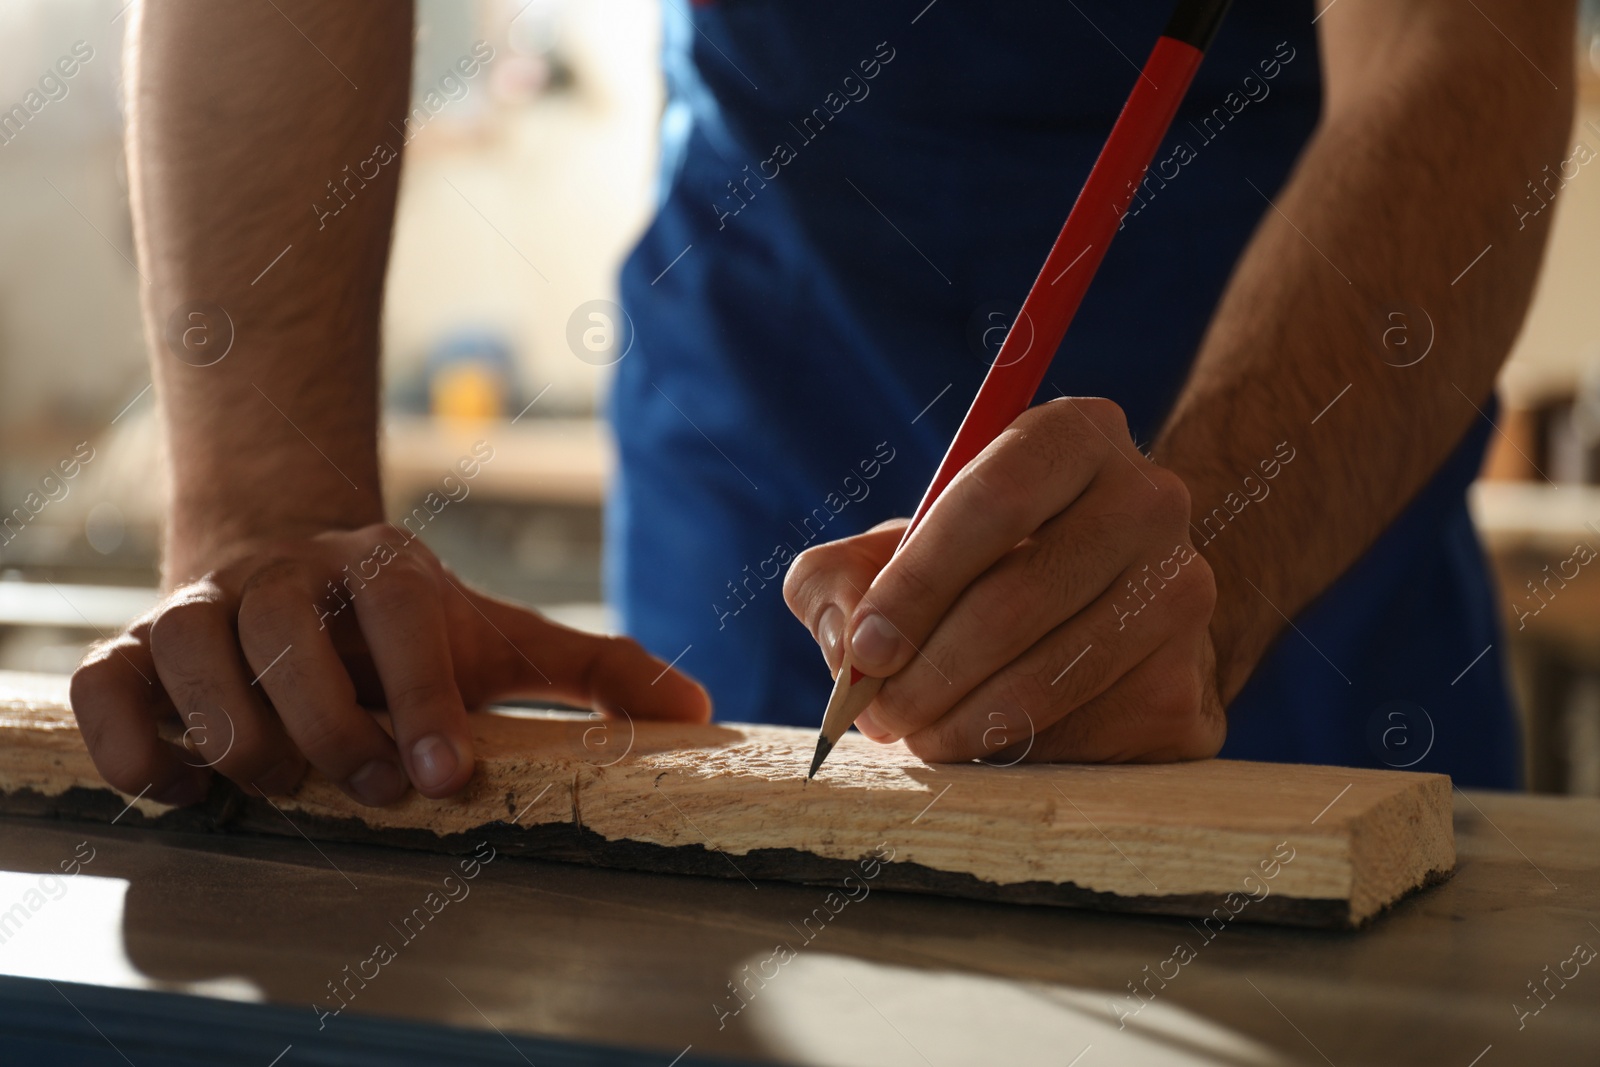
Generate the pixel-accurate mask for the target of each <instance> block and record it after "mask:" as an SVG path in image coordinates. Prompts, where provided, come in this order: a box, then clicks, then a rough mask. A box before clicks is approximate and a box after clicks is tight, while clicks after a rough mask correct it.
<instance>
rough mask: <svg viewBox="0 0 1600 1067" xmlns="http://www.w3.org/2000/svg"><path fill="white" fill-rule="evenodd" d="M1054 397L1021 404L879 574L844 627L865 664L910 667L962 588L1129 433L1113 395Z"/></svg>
mask: <svg viewBox="0 0 1600 1067" xmlns="http://www.w3.org/2000/svg"><path fill="white" fill-rule="evenodd" d="M1058 403H1061V402H1060V401H1056V402H1052V403H1051V404H1046V405H1041V406H1040V407H1037V408H1033V409H1030V410H1029V411H1026V412H1024V413H1023V414H1022V415H1021V416H1020V417H1019V418H1018V419H1017V420H1016V421H1015V422H1013V423H1012V424H1011V425H1010V426H1009V427H1007V429H1006V430H1005V431H1004V432H1003V433H1001V435H1000V436H999V437H997V438H995V439H994V440H993V441H992V442H990V444H989V446H988V447H987V448H985V449H984V450H983V451H982V452H980V453H979V454H978V455H977V457H976V458H974V459H973V460H972V462H971V463H969V464H967V466H966V467H965V468H963V469H962V471H961V473H959V474H958V475H956V477H955V479H954V480H953V481H951V483H950V485H949V487H948V488H947V489H945V491H944V493H943V495H941V496H940V497H939V499H938V500H937V501H936V502H935V503H934V505H933V507H931V508H930V509H929V510H928V513H927V515H926V516H925V517H924V519H923V521H922V522H921V523H920V524H919V525H918V526H917V528H916V529H915V530H913V531H912V532H911V536H910V537H909V538H908V539H907V540H906V543H905V545H904V546H903V547H902V548H901V549H900V551H899V553H898V554H896V555H895V557H894V558H893V559H892V560H891V561H890V562H889V564H888V566H886V567H884V568H883V570H882V571H881V572H880V573H879V574H878V576H877V578H875V579H874V580H873V582H872V586H871V587H870V588H869V589H867V590H866V593H865V595H863V596H862V598H861V603H860V604H859V605H858V606H857V607H856V609H855V613H854V615H853V616H852V617H851V620H850V625H849V627H848V629H847V633H848V635H849V636H848V638H847V647H848V648H849V650H850V661H851V663H852V664H853V665H854V666H855V667H857V668H858V669H860V670H861V671H862V672H863V673H865V674H870V675H874V676H877V677H881V678H886V677H888V676H889V675H892V674H894V673H896V672H897V671H899V670H900V669H901V668H902V667H904V666H905V665H906V663H907V662H908V661H909V660H910V659H911V657H912V655H913V654H914V653H915V651H916V648H917V647H918V646H919V645H921V644H922V643H923V642H924V641H926V640H927V637H928V635H929V634H930V633H932V632H933V629H934V627H935V626H936V625H937V624H938V622H939V620H940V619H942V618H943V617H944V616H945V614H946V613H947V612H948V611H949V610H950V606H951V605H952V604H954V603H955V600H956V598H957V597H959V596H960V595H961V592H962V591H963V590H964V589H966V588H967V586H968V585H970V584H971V583H972V581H973V580H974V579H976V578H977V577H978V576H979V575H980V574H982V573H983V572H984V571H986V570H988V569H989V568H990V567H991V566H993V565H994V564H995V563H996V562H997V561H998V560H999V559H1000V558H1001V557H1003V556H1004V555H1005V554H1006V553H1007V552H1009V551H1010V550H1011V549H1013V548H1015V547H1016V546H1017V545H1018V544H1019V543H1021V542H1022V541H1023V539H1025V538H1027V537H1028V536H1029V535H1031V534H1032V533H1033V532H1034V531H1035V530H1037V529H1038V528H1039V527H1040V526H1042V525H1044V523H1045V522H1046V521H1047V520H1048V519H1050V518H1051V517H1052V516H1054V515H1056V514H1057V513H1059V512H1060V511H1062V510H1063V509H1065V508H1066V507H1067V506H1068V505H1069V504H1071V503H1072V501H1074V500H1076V499H1077V498H1078V496H1080V495H1081V494H1082V493H1083V491H1084V490H1085V489H1087V488H1088V486H1089V483H1090V482H1092V481H1093V480H1094V477H1095V475H1096V474H1097V473H1098V472H1099V470H1100V467H1101V466H1102V464H1103V463H1104V461H1105V458H1106V456H1107V454H1108V453H1109V451H1110V450H1111V448H1112V444H1111V441H1112V439H1113V438H1114V436H1115V433H1117V432H1120V434H1121V435H1122V436H1123V437H1126V436H1127V429H1126V426H1125V424H1122V423H1121V411H1120V409H1118V408H1117V406H1116V405H1115V404H1113V403H1111V402H1110V401H1094V400H1086V401H1083V402H1081V403H1077V404H1075V405H1074V407H1073V408H1071V409H1063V408H1058V407H1056V406H1055V405H1056V404H1058ZM1046 409H1049V410H1048V411H1047V410H1046ZM1100 422H1106V423H1108V426H1105V427H1102V426H1100V425H1098V423H1100Z"/></svg>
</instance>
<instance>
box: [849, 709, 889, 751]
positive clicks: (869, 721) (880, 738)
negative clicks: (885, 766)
mask: <svg viewBox="0 0 1600 1067" xmlns="http://www.w3.org/2000/svg"><path fill="white" fill-rule="evenodd" d="M856 729H857V730H860V731H861V732H862V733H863V734H865V735H866V736H867V737H869V738H871V739H872V740H874V741H876V742H878V744H880V745H881V744H885V743H887V742H889V741H893V740H894V734H893V733H892V732H890V731H888V730H885V729H884V728H883V727H881V726H879V725H878V720H877V719H876V718H875V717H874V716H873V714H872V709H871V708H868V709H867V710H866V711H863V712H862V713H861V714H860V715H858V716H857V717H856Z"/></svg>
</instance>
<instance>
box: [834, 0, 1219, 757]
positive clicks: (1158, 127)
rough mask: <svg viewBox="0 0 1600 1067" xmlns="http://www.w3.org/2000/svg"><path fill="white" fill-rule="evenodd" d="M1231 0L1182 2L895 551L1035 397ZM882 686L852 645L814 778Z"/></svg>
mask: <svg viewBox="0 0 1600 1067" xmlns="http://www.w3.org/2000/svg"><path fill="white" fill-rule="evenodd" d="M1229 3H1230V0H1179V3H1178V5H1177V7H1176V9H1175V10H1174V11H1173V13H1172V17H1171V18H1170V19H1169V20H1168V21H1167V26H1166V29H1165V30H1163V31H1162V34H1161V36H1160V37H1159V38H1157V39H1156V44H1155V47H1154V48H1153V49H1151V51H1150V58H1149V59H1147V60H1146V61H1145V65H1144V69H1143V70H1142V71H1140V73H1139V79H1138V80H1137V81H1136V82H1134V84H1133V91H1132V92H1131V93H1130V94H1129V95H1128V102H1127V103H1126V104H1124V105H1123V106H1122V113H1121V114H1120V115H1118V116H1117V122H1116V125H1114V126H1113V127H1112V128H1111V134H1110V136H1109V137H1107V138H1106V144H1105V147H1104V148H1102V149H1101V150H1100V156H1099V158H1097V159H1096V160H1095V163H1094V166H1093V167H1092V168H1091V169H1090V171H1089V177H1088V179H1087V180H1085V181H1084V183H1083V190H1082V191H1081V192H1079V194H1078V199H1077V201H1076V202H1075V203H1074V204H1073V205H1072V211H1071V213H1070V214H1068V215H1067V221H1066V224H1065V225H1063V226H1062V227H1061V233H1060V235H1059V236H1057V237H1056V243H1055V245H1054V246H1052V247H1051V249H1050V255H1049V256H1047V257H1046V258H1045V261H1044V267H1043V268H1042V269H1041V270H1040V271H1039V276H1038V277H1037V278H1035V279H1034V282H1033V287H1032V288H1031V289H1029V290H1028V297H1027V299H1026V300H1024V301H1023V303H1022V309H1021V310H1020V311H1018V312H1017V318H1016V321H1015V322H1013V323H1012V325H1011V329H1010V330H1009V331H1007V333H1006V339H1005V342H1004V343H1003V344H1002V345H1001V346H1000V352H999V354H998V355H997V356H996V357H995V361H994V363H993V365H991V366H990V368H989V373H988V374H987V375H985V376H984V379H983V385H982V387H980V388H979V389H978V395H977V396H976V397H975V398H973V401H972V406H971V407H970V408H968V409H967V415H966V418H964V419H962V420H961V429H960V430H958V431H957V432H956V436H955V439H954V440H953V441H951V442H950V449H949V451H947V452H946V453H945V455H944V460H943V461H942V462H941V463H940V464H939V470H938V471H937V472H936V473H935V474H934V476H933V481H932V482H930V483H929V485H928V490H927V492H925V493H923V494H922V502H921V503H920V504H918V505H917V510H916V512H915V513H914V514H913V515H912V516H911V522H910V523H909V524H908V525H907V526H906V529H905V533H904V534H902V535H901V537H900V544H899V546H898V547H897V548H896V549H895V551H896V552H897V553H898V552H899V550H900V548H903V547H905V543H906V541H907V539H908V538H910V536H911V531H912V530H915V529H916V528H917V524H918V523H920V522H921V521H922V518H923V516H925V515H926V514H927V513H928V509H929V508H931V507H932V506H933V502H934V501H935V500H937V499H939V494H941V493H943V492H944V490H945V487H946V486H948V485H949V484H950V482H951V480H952V479H954V478H955V476H956V474H957V473H959V472H960V471H961V469H962V468H963V467H965V466H966V465H967V464H968V463H970V462H971V461H972V460H973V459H974V458H975V457H976V456H977V455H978V453H980V452H982V451H983V450H984V449H985V448H987V447H988V445H989V442H991V441H993V440H994V439H995V438H996V437H998V436H999V435H1000V433H1001V431H1002V430H1004V429H1005V428H1006V427H1007V426H1010V425H1011V424H1012V423H1013V422H1014V421H1016V419H1017V416H1019V415H1021V414H1022V413H1023V412H1024V411H1026V410H1027V409H1028V406H1029V405H1030V404H1031V403H1032V402H1033V397H1034V394H1035V393H1037V392H1038V391H1039V385H1040V384H1041V383H1042V382H1043V381H1044V376H1045V372H1046V371H1047V370H1048V369H1049V367H1050V361H1051V360H1052V359H1053V358H1054V357H1055V353H1056V349H1057V348H1059V347H1060V345H1061V339H1062V338H1063V337H1065V336H1066V334H1067V326H1068V325H1069V324H1071V322H1072V317H1073V315H1074V314H1076V313H1077V310H1078V305H1079V304H1081V303H1082V302H1083V296H1084V293H1086V292H1087V291H1088V289H1089V283H1090V282H1091V281H1093V280H1094V276H1095V272H1096V271H1097V270H1099V268H1100V261H1101V260H1102V259H1104V258H1105V254H1106V250H1107V249H1109V248H1110V247H1111V240H1112V238H1114V237H1115V236H1116V235H1117V230H1119V229H1120V228H1121V226H1122V217H1123V215H1124V214H1126V212H1127V210H1128V205H1129V204H1130V203H1131V202H1132V200H1133V196H1134V193H1136V192H1137V191H1138V188H1139V183H1140V182H1141V181H1142V180H1143V179H1144V173H1145V170H1146V169H1147V168H1149V166H1150V160H1151V159H1153V158H1154V157H1155V153H1156V149H1157V148H1159V147H1160V146H1161V141H1162V139H1163V138H1164V137H1166V135H1167V128H1168V127H1169V126H1171V125H1172V118H1173V116H1174V115H1176V114H1177V113H1178V105H1179V104H1180V103H1182V101H1183V97H1184V94H1185V93H1187V92H1188V91H1189V83H1190V82H1191V81H1192V80H1193V78H1194V73H1195V71H1196V70H1197V69H1199V67H1200V61H1201V60H1202V59H1204V58H1205V50H1206V47H1207V46H1208V45H1210V43H1211V39H1212V37H1214V36H1215V35H1216V32H1217V27H1218V26H1219V25H1220V24H1221V22H1222V17H1223V15H1224V14H1226V13H1227V10H1228V6H1229ZM883 682H884V679H882V678H874V677H871V676H870V675H865V674H862V673H861V672H860V671H859V670H857V669H856V668H855V667H854V666H852V665H851V663H850V653H849V651H848V649H847V650H846V651H845V654H844V658H843V660H842V662H841V663H840V666H839V673H838V675H837V676H836V677H835V678H834V685H833V694H832V696H830V697H829V698H828V707H827V710H826V711H825V712H824V713H823V716H822V731H821V735H820V736H819V737H818V738H817V751H816V755H815V756H814V757H812V760H811V771H810V773H809V774H807V775H806V777H807V778H811V777H814V776H815V775H816V773H817V770H818V769H819V768H820V767H821V766H822V762H823V760H825V759H827V758H828V753H829V752H831V751H832V750H833V746H834V745H835V744H837V743H838V741H839V738H840V737H843V736H844V733H845V731H846V730H848V729H849V728H850V724H851V723H853V722H855V721H856V717H857V716H859V715H860V714H861V713H862V712H863V711H864V710H866V707H867V705H868V704H870V703H872V698H873V697H874V696H876V695H877V693H878V690H879V688H881V687H882V685H883Z"/></svg>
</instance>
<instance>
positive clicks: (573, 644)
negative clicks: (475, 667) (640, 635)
mask: <svg viewBox="0 0 1600 1067" xmlns="http://www.w3.org/2000/svg"><path fill="white" fill-rule="evenodd" d="M479 606H480V607H481V608H482V609H483V612H484V615H485V617H486V618H487V619H488V620H489V622H490V623H491V624H492V625H493V626H494V628H495V629H496V630H498V631H500V633H501V634H502V635H503V636H504V637H505V638H506V641H505V646H506V647H505V649H504V652H505V655H504V657H503V659H502V664H503V668H504V669H503V670H499V671H496V672H495V676H496V678H497V679H499V680H500V681H499V683H498V684H497V685H496V686H495V687H494V690H493V691H492V692H490V693H489V694H488V697H489V699H502V698H505V697H510V696H521V697H544V698H553V699H556V700H560V701H562V702H563V703H568V704H576V705H578V706H579V707H590V708H593V709H595V710H596V711H600V712H604V713H606V714H608V715H616V714H627V715H631V716H632V717H633V718H636V719H661V720H668V721H673V722H706V721H708V720H709V719H710V718H711V697H710V696H709V695H708V694H707V693H706V691H705V688H704V687H703V686H701V685H700V683H698V682H696V681H695V680H694V679H693V678H690V677H689V676H688V675H687V674H685V673H684V672H682V671H680V670H677V669H676V668H675V667H672V666H670V665H669V664H668V663H667V662H666V661H665V660H663V659H659V658H658V657H656V656H653V655H651V654H650V653H649V652H648V651H646V650H645V648H644V646H643V645H641V644H639V642H637V641H635V640H634V639H633V638H631V637H616V636H609V635H605V634H593V633H587V632H585V631H583V630H575V629H573V628H572V627H570V626H562V625H560V624H559V623H554V622H551V621H550V620H549V619H547V618H545V617H544V616H543V615H540V614H539V613H538V612H535V611H530V610H528V609H527V608H523V607H520V606H518V605H515V604H507V603H505V602H503V601H498V600H495V599H494V598H492V597H487V596H480V597H479Z"/></svg>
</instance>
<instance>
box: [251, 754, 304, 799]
mask: <svg viewBox="0 0 1600 1067" xmlns="http://www.w3.org/2000/svg"><path fill="white" fill-rule="evenodd" d="M305 772H306V767H305V764H304V763H301V762H300V761H299V760H297V759H295V758H294V757H293V756H287V757H285V758H284V759H282V760H281V761H279V762H278V763H277V764H276V765H274V766H273V768H272V769H271V770H270V771H268V772H267V773H266V774H263V775H262V776H261V777H260V778H257V779H256V781H255V787H256V788H257V789H258V790H260V791H261V793H262V794H264V795H266V796H269V797H281V796H288V795H289V794H290V793H293V792H294V791H295V788H296V787H297V786H298V785H299V784H300V779H301V778H302V777H304V776H305Z"/></svg>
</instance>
